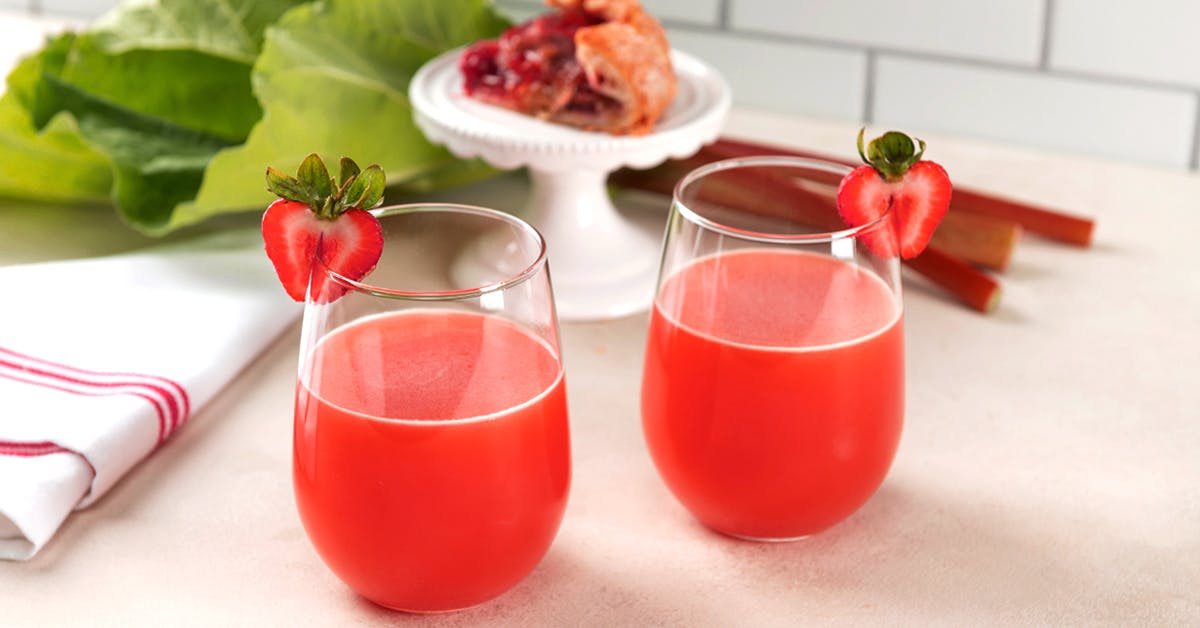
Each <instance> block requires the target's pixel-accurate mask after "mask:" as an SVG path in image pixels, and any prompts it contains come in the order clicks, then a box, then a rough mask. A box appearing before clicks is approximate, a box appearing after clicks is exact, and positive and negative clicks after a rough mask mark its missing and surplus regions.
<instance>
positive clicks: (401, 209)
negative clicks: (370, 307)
mask: <svg viewBox="0 0 1200 628" xmlns="http://www.w3.org/2000/svg"><path fill="white" fill-rule="evenodd" d="M370 211H371V214H372V215H373V216H375V218H377V219H383V218H387V217H389V216H395V215H400V214H417V213H447V214H466V215H474V216H481V217H484V218H489V219H493V220H497V221H499V222H502V223H507V224H509V225H511V226H513V227H516V229H517V230H518V231H520V232H523V233H525V234H526V235H527V236H529V237H530V238H532V239H533V241H534V242H535V243H536V244H537V255H535V256H534V258H533V261H532V262H530V263H529V265H527V266H526V267H525V268H523V269H522V270H521V271H519V272H517V273H515V274H513V275H511V276H509V277H506V278H505V279H501V280H499V281H494V282H491V283H487V284H483V285H480V286H475V287H471V288H459V289H457V290H398V289H395V288H385V287H382V286H377V285H373V284H371V283H369V282H367V281H360V280H354V279H350V278H349V277H346V276H345V275H342V274H339V273H338V272H337V271H335V270H332V269H330V268H329V267H328V266H326V265H325V264H324V263H322V262H321V261H320V260H319V259H318V260H316V263H317V264H318V265H319V266H320V267H321V270H322V272H324V273H325V274H326V275H327V276H328V277H329V278H330V279H331V280H333V281H334V283H337V284H339V285H341V286H343V287H345V288H348V289H351V290H354V291H356V292H362V293H365V294H369V295H371V296H376V297H383V298H389V299H404V300H408V301H460V300H463V299H471V298H475V297H479V296H482V295H484V294H489V293H492V292H497V291H500V290H504V289H506V288H510V287H512V286H515V285H518V284H521V283H524V282H525V281H527V280H528V279H529V278H530V277H532V276H533V275H535V274H536V273H537V272H538V271H539V270H541V269H542V268H543V267H545V265H546V239H545V238H544V237H542V234H541V232H539V231H538V230H537V229H536V228H535V227H534V226H533V225H531V224H529V223H528V222H525V221H524V220H522V219H520V218H518V217H516V216H514V215H512V214H509V213H507V212H502V211H500V210H498V209H491V208H488V207H480V206H478V205H467V204H463V203H405V204H400V205H387V206H384V207H378V208H376V209H372V210H370ZM370 276H371V275H370V274H369V273H368V274H367V276H366V277H365V278H364V279H369V278H370Z"/></svg>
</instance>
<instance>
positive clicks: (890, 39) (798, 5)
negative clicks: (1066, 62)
mask: <svg viewBox="0 0 1200 628" xmlns="http://www.w3.org/2000/svg"><path fill="white" fill-rule="evenodd" d="M1044 12H1045V1H1044V0H1004V1H1003V2H996V1H995V0H903V1H900V0H839V1H837V2H831V1H830V0H791V1H788V2H781V1H780V0H735V1H734V2H731V3H730V9H729V26H730V28H731V29H732V30H734V31H749V32H759V33H773V34H777V35H784V36H793V37H802V38H805V39H809V40H813V41H822V42H829V43H842V44H849V45H852V46H855V47H859V46H861V45H862V44H864V43H868V42H869V44H870V45H871V46H873V47H878V48H882V49H895V50H906V51H911V52H922V53H932V54H941V55H947V56H951V57H968V58H972V59H984V60H988V61H1002V62H1007V63H1017V64H1021V65H1027V66H1034V65H1036V64H1037V63H1038V58H1039V55H1040V53H1041V43H1042V15H1043V13H1044Z"/></svg>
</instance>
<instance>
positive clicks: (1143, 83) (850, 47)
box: [663, 20, 1195, 95]
mask: <svg viewBox="0 0 1200 628" xmlns="http://www.w3.org/2000/svg"><path fill="white" fill-rule="evenodd" d="M663 24H664V25H665V26H668V27H670V28H676V29H679V30H685V31H690V32H694V33H699V34H709V35H722V36H726V37H734V38H738V39H745V40H751V41H759V42H763V41H765V42H773V43H780V44H797V45H803V46H811V47H814V48H824V49H826V50H840V51H844V52H868V51H869V52H873V53H875V55H877V56H878V55H886V56H891V57H900V58H904V59H912V60H916V61H931V62H939V63H947V64H952V65H961V66H970V67H974V68H984V69H991V70H1005V71H1010V72H1017V73H1020V74H1029V75H1034V76H1046V77H1056V78H1066V79H1075V80H1082V81H1089V82H1093V83H1101V84H1104V85H1110V86H1123V87H1135V88H1141V89H1157V90H1163V91H1171V92H1176V93H1185V94H1189V95H1190V94H1192V93H1194V92H1195V88H1194V87H1193V86H1191V85H1185V84H1182V83H1171V82H1167V81H1156V80H1152V79H1139V78H1131V77H1125V76H1108V75H1104V74H1098V73H1094V72H1085V71H1080V70H1061V69H1059V70H1049V71H1043V70H1042V69H1040V68H1039V67H1037V66H1033V65H1023V64H1020V63H1013V62H1008V61H992V60H988V59H978V58H973V57H963V56H958V55H952V54H942V53H934V52H923V51H920V50H904V49H901V48H888V47H878V46H872V47H866V46H862V45H859V44H851V43H846V42H840V41H832V40H828V39H820V38H815V37H803V36H794V35H780V34H778V33H770V32H764V31H752V30H729V31H722V30H718V29H716V28H714V27H711V26H704V25H701V24H696V23H693V22H686V23H685V22H680V21H677V20H669V21H664V22H663Z"/></svg>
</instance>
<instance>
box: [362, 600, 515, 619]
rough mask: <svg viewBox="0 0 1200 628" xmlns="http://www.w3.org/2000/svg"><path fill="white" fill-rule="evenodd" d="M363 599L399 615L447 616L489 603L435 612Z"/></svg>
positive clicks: (486, 601) (483, 602) (484, 602)
mask: <svg viewBox="0 0 1200 628" xmlns="http://www.w3.org/2000/svg"><path fill="white" fill-rule="evenodd" d="M363 599H364V600H366V601H368V602H370V603H372V604H374V605H376V606H378V607H380V608H386V609H388V610H389V611H398V612H401V613H409V614H411V615H449V614H450V613H458V612H460V611H465V610H468V609H472V608H475V607H477V606H483V605H484V604H487V603H488V602H490V601H491V600H484V601H482V602H479V603H477V604H468V605H466V606H462V607H459V608H447V609H444V610H443V609H435V610H414V609H411V608H404V607H403V606H392V605H391V604H384V603H382V602H376V601H375V600H372V599H371V598H365V597H364V598H363Z"/></svg>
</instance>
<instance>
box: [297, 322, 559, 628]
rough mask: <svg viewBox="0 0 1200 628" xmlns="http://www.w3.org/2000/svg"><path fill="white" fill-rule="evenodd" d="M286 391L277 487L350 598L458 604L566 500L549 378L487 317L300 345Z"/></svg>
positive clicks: (531, 551) (392, 326) (349, 331)
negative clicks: (287, 457)
mask: <svg viewBox="0 0 1200 628" xmlns="http://www.w3.org/2000/svg"><path fill="white" fill-rule="evenodd" d="M312 365H313V366H312V369H311V372H310V374H309V376H308V377H302V379H301V381H300V382H299V383H298V385H297V393H296V417H295V432H294V441H293V445H294V450H293V452H294V456H293V482H294V486H295V492H296V502H297V506H298V508H299V511H300V516H301V520H302V521H303V523H304V526H305V529H306V530H307V531H308V535H309V538H310V539H311V540H312V542H313V545H314V547H316V549H317V551H318V553H319V554H320V555H321V557H322V559H323V560H324V561H325V562H326V564H328V565H329V567H330V568H331V569H332V570H333V571H334V572H335V573H336V574H337V575H338V576H339V577H341V578H342V580H343V581H345V582H346V583H347V584H349V585H350V586H351V588H353V589H354V590H356V591H357V592H359V593H360V594H362V595H363V596H365V597H367V598H368V599H371V600H373V601H375V602H377V603H379V604H382V605H384V606H389V607H392V608H400V609H404V610H413V611H435V610H452V609H456V608H465V607H468V606H472V605H475V604H478V603H480V602H483V601H486V600H487V599H490V598H492V597H495V596H496V595H499V594H500V593H502V592H504V591H505V590H507V589H508V588H510V587H511V586H513V585H514V584H516V583H517V582H518V581H520V580H521V579H522V578H524V577H525V575H527V574H528V573H529V572H530V571H532V570H533V568H534V567H535V566H536V565H537V563H538V562H539V561H540V560H541V558H542V556H543V555H544V554H545V552H546V550H547V549H548V548H549V546H550V543H551V541H552V540H553V538H554V535H555V533H556V532H557V530H558V526H559V523H560V521H561V519H562V515H563V510H564V509H565V507H566V502H567V492H568V486H569V484H570V447H569V439H568V425H567V404H566V393H565V385H564V383H563V376H562V371H561V368H560V367H559V363H558V361H557V360H556V359H555V355H554V354H553V353H552V351H551V349H550V348H549V347H547V346H546V345H545V344H544V343H543V342H542V341H540V340H538V339H537V338H535V337H533V336H532V335H530V334H529V333H527V332H525V331H523V330H522V329H520V328H519V327H517V326H515V325H513V324H512V323H509V322H507V321H504V320H503V319H500V318H497V317H492V316H483V315H478V314H468V313H459V312H450V311H444V310H443V311H419V312H407V313H397V314H389V315H382V316H377V317H373V318H367V319H363V320H360V321H357V322H355V323H353V324H351V325H348V326H346V327H343V328H341V329H339V330H337V331H335V332H333V333H331V334H330V335H329V336H327V337H326V338H325V339H323V340H322V341H321V342H320V343H319V344H318V345H317V347H316V348H315V349H314V357H313V359H312Z"/></svg>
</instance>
